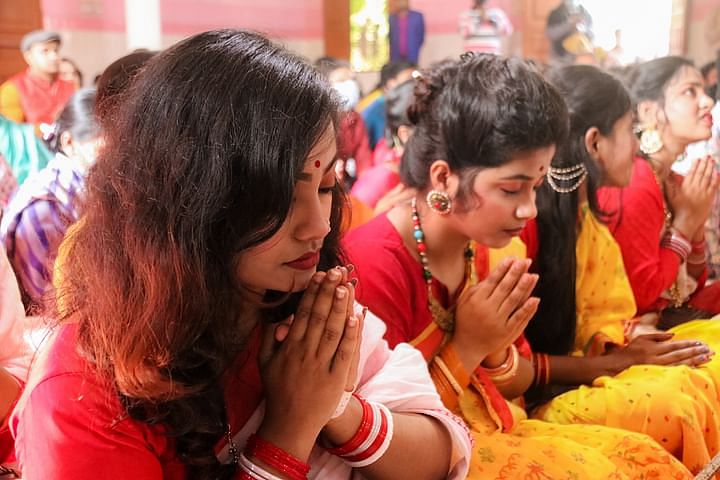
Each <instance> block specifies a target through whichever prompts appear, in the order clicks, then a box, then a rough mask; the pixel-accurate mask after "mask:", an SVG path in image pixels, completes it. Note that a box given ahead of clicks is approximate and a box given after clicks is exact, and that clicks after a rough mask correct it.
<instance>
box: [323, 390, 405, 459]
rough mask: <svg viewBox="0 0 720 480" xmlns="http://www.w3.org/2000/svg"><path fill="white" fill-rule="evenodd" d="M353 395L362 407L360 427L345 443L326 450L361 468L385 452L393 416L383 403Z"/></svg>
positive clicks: (388, 443) (390, 433)
mask: <svg viewBox="0 0 720 480" xmlns="http://www.w3.org/2000/svg"><path fill="white" fill-rule="evenodd" d="M353 396H355V398H357V399H358V400H359V401H360V404H361V405H362V409H363V414H362V419H361V420H360V427H358V430H357V432H355V435H353V437H352V438H351V439H350V440H348V441H347V442H346V443H345V444H343V445H340V446H339V447H337V448H329V449H328V452H329V453H331V454H333V455H337V456H338V457H340V458H342V459H343V460H344V461H345V463H347V464H348V465H349V466H351V467H353V468H362V467H367V466H368V465H372V464H373V463H375V462H377V461H378V460H379V459H380V457H382V456H383V455H384V454H385V452H387V449H388V448H389V447H390V441H391V440H392V436H393V417H392V414H391V413H390V410H389V409H388V408H387V407H386V406H385V405H383V404H381V403H376V402H368V401H367V400H365V399H363V398H361V397H359V396H358V395H353Z"/></svg>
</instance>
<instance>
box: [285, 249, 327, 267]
mask: <svg viewBox="0 0 720 480" xmlns="http://www.w3.org/2000/svg"><path fill="white" fill-rule="evenodd" d="M318 262H320V252H319V251H316V252H308V253H306V254H305V255H303V256H302V257H298V258H296V259H295V260H293V261H291V262H285V265H287V266H288V267H290V268H294V269H296V270H310V269H311V268H315V267H316V266H317V264H318Z"/></svg>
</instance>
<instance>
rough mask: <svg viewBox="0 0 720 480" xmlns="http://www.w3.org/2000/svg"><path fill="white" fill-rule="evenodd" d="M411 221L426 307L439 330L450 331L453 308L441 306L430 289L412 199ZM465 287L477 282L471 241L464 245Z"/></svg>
mask: <svg viewBox="0 0 720 480" xmlns="http://www.w3.org/2000/svg"><path fill="white" fill-rule="evenodd" d="M412 222H413V238H414V239H415V244H416V245H417V252H418V255H419V256H420V263H421V264H422V268H423V279H425V284H426V285H427V291H428V308H429V309H430V314H431V315H432V318H433V321H434V322H435V323H436V324H437V326H438V327H440V330H442V331H443V332H445V333H446V334H447V333H452V332H453V330H454V329H455V308H454V307H452V308H450V310H448V309H446V308H445V307H443V306H442V305H441V304H440V302H439V301H438V300H437V298H435V294H434V293H433V289H432V273H431V272H430V268H428V258H427V245H426V244H425V232H423V229H422V224H421V223H420V215H418V211H417V200H416V199H415V198H413V199H412ZM464 255H465V285H464V287H463V289H464V288H465V287H467V285H468V284H469V285H474V284H476V283H477V272H476V269H475V262H474V258H475V249H474V247H473V244H472V242H471V243H469V244H468V246H467V247H465V253H464Z"/></svg>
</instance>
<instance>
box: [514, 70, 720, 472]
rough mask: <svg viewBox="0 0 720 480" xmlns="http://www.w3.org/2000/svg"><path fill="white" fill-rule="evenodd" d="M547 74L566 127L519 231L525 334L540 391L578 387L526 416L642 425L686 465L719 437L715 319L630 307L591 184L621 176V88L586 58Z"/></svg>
mask: <svg viewBox="0 0 720 480" xmlns="http://www.w3.org/2000/svg"><path fill="white" fill-rule="evenodd" d="M549 80H550V82H551V83H552V84H553V85H554V86H555V87H556V88H557V89H558V90H559V91H560V93H561V94H562V95H563V98H564V99H565V102H566V104H567V106H568V109H569V111H570V135H569V138H568V140H567V141H566V142H564V143H563V144H562V145H560V146H559V148H558V151H557V153H556V154H555V157H554V158H553V162H552V167H551V169H550V173H549V175H548V181H547V182H546V183H545V184H543V185H542V187H541V188H540V191H539V192H538V217H537V221H536V224H535V223H532V224H530V225H529V226H528V228H527V229H526V230H525V232H524V233H523V238H524V239H525V240H526V241H527V245H528V253H529V254H530V256H531V257H532V258H533V259H534V265H535V267H537V268H536V270H537V273H539V275H540V278H539V281H538V285H537V288H536V291H535V294H536V295H538V296H539V297H540V299H541V302H540V307H539V309H538V312H537V314H536V315H535V317H534V318H533V319H532V320H531V321H530V324H529V325H528V328H527V330H526V336H527V338H528V340H529V341H530V344H531V345H532V348H533V350H534V351H535V352H539V353H536V363H537V364H540V365H547V364H548V362H549V369H548V371H547V374H546V375H545V376H544V377H543V378H544V380H545V381H547V382H548V383H549V384H550V385H551V387H548V386H546V385H538V389H537V390H538V392H537V393H540V396H541V398H542V397H543V396H545V395H547V394H548V393H549V394H552V393H557V392H559V391H562V390H563V386H577V385H587V386H583V387H580V388H577V389H573V390H571V391H569V392H566V393H564V394H562V395H559V396H557V397H555V398H554V399H553V400H552V401H550V402H548V403H545V405H543V406H542V407H541V408H540V409H538V410H537V411H536V412H535V413H534V415H533V416H534V417H535V418H539V419H543V420H547V421H552V422H557V423H564V424H570V423H573V424H577V423H587V424H603V425H608V426H613V427H618V428H625V429H628V430H633V431H638V432H643V433H647V434H649V435H651V436H652V437H653V438H655V439H656V440H657V441H658V443H660V444H661V445H663V447H665V448H666V449H668V450H669V451H670V452H672V453H673V454H675V455H676V456H678V457H679V458H681V459H682V460H683V462H684V463H685V465H686V466H688V468H690V469H691V470H692V471H693V472H694V473H697V471H699V470H700V469H701V468H702V467H703V465H704V464H706V463H707V462H708V461H709V460H710V458H711V457H712V456H713V455H714V454H715V453H717V451H718V447H719V446H720V443H719V442H720V418H719V417H718V413H717V412H718V411H720V403H719V402H718V392H719V390H718V385H720V384H719V383H717V382H718V381H719V380H720V375H719V374H720V362H718V361H717V360H716V359H711V356H712V350H711V348H720V342H718V340H720V322H707V321H701V320H698V321H695V322H691V323H688V324H685V325H683V326H680V327H678V328H676V329H672V330H670V332H669V333H666V332H660V331H658V330H656V329H655V328H654V327H652V326H651V325H649V324H646V323H645V318H647V317H640V318H636V317H635V315H636V306H635V300H634V298H633V291H632V289H631V287H630V282H629V281H628V278H627V275H626V273H625V269H624V267H623V259H622V254H621V252H620V248H619V247H618V244H617V243H616V242H615V239H614V238H613V236H612V234H611V233H610V231H609V230H608V228H607V226H605V224H604V223H603V222H602V219H603V217H604V214H603V212H602V211H601V210H600V209H599V208H598V206H597V204H598V201H597V194H596V192H597V189H598V187H602V186H605V187H609V186H613V187H623V186H626V185H627V184H628V183H629V182H630V178H631V176H632V174H633V156H634V154H635V150H636V148H637V141H636V139H635V136H634V133H633V128H632V127H633V115H632V108H631V102H630V97H629V95H628V93H627V91H626V90H625V88H624V87H623V85H622V84H621V83H620V82H619V81H618V80H617V79H615V78H613V77H612V76H610V75H609V74H607V73H604V72H602V71H600V70H599V69H597V68H595V67H590V66H570V67H565V68H562V69H559V70H555V71H552V72H551V73H550V74H549ZM698 340H702V341H703V342H704V343H703V342H699V341H698ZM571 354H572V355H571ZM548 355H550V356H549V357H548ZM701 364H705V366H704V367H702V368H691V367H694V366H698V365H701ZM631 367H632V368H631ZM566 388H567V387H565V389H566Z"/></svg>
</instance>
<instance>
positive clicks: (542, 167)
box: [540, 165, 545, 173]
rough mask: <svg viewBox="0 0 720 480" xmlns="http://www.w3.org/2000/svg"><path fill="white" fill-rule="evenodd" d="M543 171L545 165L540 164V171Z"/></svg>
mask: <svg viewBox="0 0 720 480" xmlns="http://www.w3.org/2000/svg"><path fill="white" fill-rule="evenodd" d="M544 171H545V167H544V166H542V165H540V173H542V172H544Z"/></svg>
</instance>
